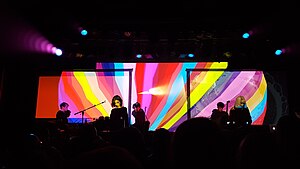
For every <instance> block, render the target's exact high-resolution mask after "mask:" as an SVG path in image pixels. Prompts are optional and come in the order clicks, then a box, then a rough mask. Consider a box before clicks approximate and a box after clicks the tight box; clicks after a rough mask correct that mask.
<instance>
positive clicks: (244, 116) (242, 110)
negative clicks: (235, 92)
mask: <svg viewBox="0 0 300 169" xmlns="http://www.w3.org/2000/svg"><path fill="white" fill-rule="evenodd" d="M229 121H230V124H231V125H233V126H235V127H238V128H239V127H243V126H248V125H251V124H252V118H251V115H250V111H249V108H248V107H247V104H246V99H245V98H244V96H238V97H237V98H236V101H235V104H234V106H233V107H232V108H231V109H230V112H229Z"/></svg>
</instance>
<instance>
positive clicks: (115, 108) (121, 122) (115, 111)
mask: <svg viewBox="0 0 300 169" xmlns="http://www.w3.org/2000/svg"><path fill="white" fill-rule="evenodd" d="M111 106H112V110H111V112H110V130H111V131H114V130H119V129H122V128H126V127H128V125H129V122H128V113H127V108H126V107H123V100H122V98H121V97H120V96H119V95H115V96H114V97H113V98H112V102H111Z"/></svg>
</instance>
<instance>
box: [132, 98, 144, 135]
mask: <svg viewBox="0 0 300 169" xmlns="http://www.w3.org/2000/svg"><path fill="white" fill-rule="evenodd" d="M132 108H133V111H132V115H133V117H134V118H135V122H134V124H133V126H134V127H136V128H137V129H139V130H140V131H141V132H144V130H145V125H146V123H145V122H146V119H145V118H146V117H145V111H144V110H143V109H142V108H141V104H140V103H139V102H136V103H134V104H133V106H132Z"/></svg>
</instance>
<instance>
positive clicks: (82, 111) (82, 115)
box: [74, 100, 105, 124]
mask: <svg viewBox="0 0 300 169" xmlns="http://www.w3.org/2000/svg"><path fill="white" fill-rule="evenodd" d="M103 103H105V100H104V101H103V102H101V103H98V104H95V105H93V106H91V107H88V108H86V109H84V110H81V111H79V112H76V113H74V115H76V114H79V113H81V123H82V124H83V119H84V118H83V117H84V112H85V111H86V110H88V109H91V108H93V107H96V106H98V105H100V104H103Z"/></svg>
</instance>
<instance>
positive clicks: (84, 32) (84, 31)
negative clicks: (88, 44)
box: [80, 29, 88, 36]
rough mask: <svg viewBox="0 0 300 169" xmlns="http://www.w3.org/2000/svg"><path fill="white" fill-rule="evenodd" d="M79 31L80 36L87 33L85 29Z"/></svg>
mask: <svg viewBox="0 0 300 169" xmlns="http://www.w3.org/2000/svg"><path fill="white" fill-rule="evenodd" d="M80 33H81V35H82V36H86V35H87V34H88V32H87V30H85V29H83V30H81V32H80Z"/></svg>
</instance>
